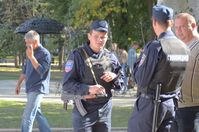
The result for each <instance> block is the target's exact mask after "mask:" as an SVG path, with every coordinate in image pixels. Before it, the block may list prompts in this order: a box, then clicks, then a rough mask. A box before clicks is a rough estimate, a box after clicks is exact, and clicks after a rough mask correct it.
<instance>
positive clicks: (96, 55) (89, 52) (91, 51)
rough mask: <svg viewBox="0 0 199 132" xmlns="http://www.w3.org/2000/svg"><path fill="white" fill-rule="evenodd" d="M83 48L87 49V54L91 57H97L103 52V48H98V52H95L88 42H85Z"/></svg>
mask: <svg viewBox="0 0 199 132" xmlns="http://www.w3.org/2000/svg"><path fill="white" fill-rule="evenodd" d="M84 47H85V49H86V51H87V54H88V56H91V57H93V58H99V57H100V56H101V55H102V54H103V50H100V52H99V53H95V52H94V51H93V50H92V49H91V48H90V46H89V43H87V44H85V46H84Z"/></svg>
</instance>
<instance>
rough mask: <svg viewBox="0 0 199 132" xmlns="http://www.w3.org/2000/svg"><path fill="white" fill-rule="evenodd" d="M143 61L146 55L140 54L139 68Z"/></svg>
mask: <svg viewBox="0 0 199 132" xmlns="http://www.w3.org/2000/svg"><path fill="white" fill-rule="evenodd" d="M145 59H146V55H145V54H142V58H141V60H140V63H139V67H140V66H141V65H142V64H143V63H144V61H145Z"/></svg>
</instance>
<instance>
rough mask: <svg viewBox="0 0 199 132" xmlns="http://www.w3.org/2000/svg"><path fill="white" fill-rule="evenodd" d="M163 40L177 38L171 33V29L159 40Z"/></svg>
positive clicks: (163, 33) (161, 35) (162, 34)
mask: <svg viewBox="0 0 199 132" xmlns="http://www.w3.org/2000/svg"><path fill="white" fill-rule="evenodd" d="M162 38H176V36H175V35H174V33H173V32H172V31H171V29H168V30H167V31H166V32H162V33H161V34H160V36H159V38H158V39H162Z"/></svg>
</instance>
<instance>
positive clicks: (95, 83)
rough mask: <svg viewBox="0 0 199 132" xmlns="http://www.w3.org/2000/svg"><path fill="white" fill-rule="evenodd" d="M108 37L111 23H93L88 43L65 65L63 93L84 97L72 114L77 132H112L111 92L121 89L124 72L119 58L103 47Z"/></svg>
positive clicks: (69, 58) (101, 21)
mask: <svg viewBox="0 0 199 132" xmlns="http://www.w3.org/2000/svg"><path fill="white" fill-rule="evenodd" d="M107 38H108V23H107V22H106V21H105V20H96V21H93V23H92V24H91V28H90V32H89V33H88V40H89V42H88V43H86V44H85V45H83V46H82V47H80V48H77V49H75V50H74V51H73V52H72V53H71V54H70V56H69V57H68V60H67V62H66V64H65V73H64V81H63V91H67V93H70V94H73V95H81V96H83V97H84V98H83V99H81V103H82V105H79V104H77V103H75V105H74V109H73V112H72V117H73V127H74V131H75V132H110V131H111V110H112V101H111V97H112V94H111V89H113V88H120V86H121V85H122V83H123V79H122V77H123V76H122V75H123V73H122V72H121V70H120V69H121V66H120V64H119V61H118V60H117V58H116V56H115V55H114V54H112V53H111V52H109V51H108V50H107V49H105V48H104V47H105V44H106V41H107ZM81 109H85V111H86V112H85V111H83V112H84V114H82V110H81Z"/></svg>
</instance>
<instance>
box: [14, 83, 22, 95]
mask: <svg viewBox="0 0 199 132" xmlns="http://www.w3.org/2000/svg"><path fill="white" fill-rule="evenodd" d="M20 90H21V86H19V85H17V86H16V88H15V94H16V95H18V94H19V93H20Z"/></svg>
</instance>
